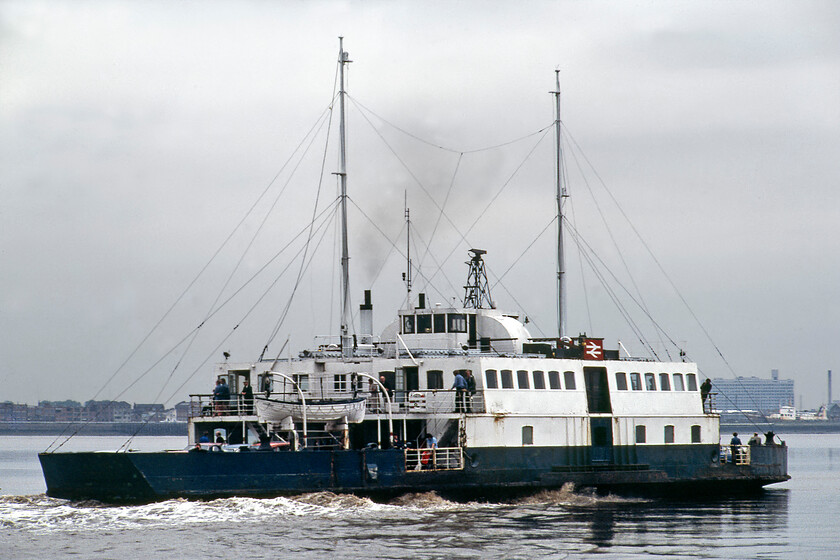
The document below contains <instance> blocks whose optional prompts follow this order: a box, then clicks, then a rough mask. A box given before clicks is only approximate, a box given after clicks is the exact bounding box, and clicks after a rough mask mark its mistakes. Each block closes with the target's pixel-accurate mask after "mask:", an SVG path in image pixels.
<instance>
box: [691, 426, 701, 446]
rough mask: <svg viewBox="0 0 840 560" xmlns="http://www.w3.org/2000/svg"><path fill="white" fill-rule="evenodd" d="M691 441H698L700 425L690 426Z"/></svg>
mask: <svg viewBox="0 0 840 560" xmlns="http://www.w3.org/2000/svg"><path fill="white" fill-rule="evenodd" d="M691 443H700V426H698V425H696V424H695V425H694V426H692V427H691Z"/></svg>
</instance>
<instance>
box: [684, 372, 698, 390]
mask: <svg viewBox="0 0 840 560" xmlns="http://www.w3.org/2000/svg"><path fill="white" fill-rule="evenodd" d="M685 377H686V379H687V380H688V390H689V391H696V390H697V376H696V375H694V374H693V373H689V374H688V375H686V376H685Z"/></svg>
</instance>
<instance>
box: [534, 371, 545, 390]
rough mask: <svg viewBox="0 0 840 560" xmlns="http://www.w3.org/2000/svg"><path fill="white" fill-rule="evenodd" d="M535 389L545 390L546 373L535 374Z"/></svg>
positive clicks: (536, 372)
mask: <svg viewBox="0 0 840 560" xmlns="http://www.w3.org/2000/svg"><path fill="white" fill-rule="evenodd" d="M533 375H534V389H545V373H543V372H541V371H540V370H536V371H535V372H534V374H533Z"/></svg>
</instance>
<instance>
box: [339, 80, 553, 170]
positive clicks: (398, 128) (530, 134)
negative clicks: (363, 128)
mask: <svg viewBox="0 0 840 560" xmlns="http://www.w3.org/2000/svg"><path fill="white" fill-rule="evenodd" d="M347 97H350V100H351V101H353V103H354V104H356V105H358V106H359V108H360V109H363V110H364V111H367V112H368V113H370V114H371V115H373V116H375V117H376V118H377V119H379V120H380V121H382V122H383V123H384V124H387V125H388V126H390V127H391V128H393V129H395V130H398V131H399V132H401V133H403V134H405V135H406V136H408V137H410V138H414V139H415V140H417V141H418V142H422V143H423V144H426V145H428V146H431V147H433V148H438V149H440V150H443V151H446V152H452V153H453V154H460V155H464V154H475V153H478V152H486V151H489V150H496V149H499V148H504V147H505V146H510V145H511V144H516V143H517V142H521V141H523V140H527V139H528V138H530V137H531V136H536V135H537V134H539V133H541V132H543V131H544V130H545V129H540V130H537V131H536V132H530V133H528V134H526V135H524V136H520V137H518V138H514V139H513V140H508V141H507V142H502V143H501V144H494V145H492V146H485V147H483V148H475V149H472V150H463V149H456V148H448V147H446V146H442V145H440V144H436V143H435V142H432V141H430V140H426V139H424V138H421V137H420V136H417V135H416V134H412V133H411V132H408V131H407V130H405V129H403V128H401V127H399V126H397V125H395V124H394V123H392V122H391V121H389V120H387V119H385V118H384V117H382V116H381V115H379V114H377V113H375V112H373V111H372V110H371V109H369V108H367V107H366V106H364V105H363V104H362V103H361V102H360V101H358V100H356V99H354V98H353V97H351V96H350V95H349V94H348V95H347ZM368 122H370V121H369V120H368ZM371 126H373V124H371ZM552 126H554V122H553V121H552V123H551V124H550V125H548V126H547V127H546V128H551V127H552Z"/></svg>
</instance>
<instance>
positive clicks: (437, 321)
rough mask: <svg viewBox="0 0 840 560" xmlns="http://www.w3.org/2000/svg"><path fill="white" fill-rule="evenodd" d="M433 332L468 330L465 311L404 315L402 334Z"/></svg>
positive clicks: (460, 331) (463, 331)
mask: <svg viewBox="0 0 840 560" xmlns="http://www.w3.org/2000/svg"><path fill="white" fill-rule="evenodd" d="M431 332H435V333H447V332H451V333H465V332H467V316H466V315H465V314H464V313H434V314H430V313H423V314H417V315H403V318H402V334H414V333H418V334H419V333H431Z"/></svg>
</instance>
